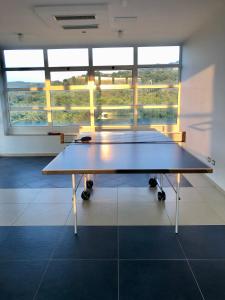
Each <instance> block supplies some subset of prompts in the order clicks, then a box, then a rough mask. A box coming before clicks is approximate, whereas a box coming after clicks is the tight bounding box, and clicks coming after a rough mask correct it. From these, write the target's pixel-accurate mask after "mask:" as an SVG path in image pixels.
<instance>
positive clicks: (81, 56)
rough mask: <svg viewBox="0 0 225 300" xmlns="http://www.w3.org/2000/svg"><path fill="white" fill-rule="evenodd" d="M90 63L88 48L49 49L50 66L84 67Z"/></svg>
mask: <svg viewBox="0 0 225 300" xmlns="http://www.w3.org/2000/svg"><path fill="white" fill-rule="evenodd" d="M88 64H89V61H88V49H50V50H48V65H49V67H79V66H81V67H82V66H88Z"/></svg>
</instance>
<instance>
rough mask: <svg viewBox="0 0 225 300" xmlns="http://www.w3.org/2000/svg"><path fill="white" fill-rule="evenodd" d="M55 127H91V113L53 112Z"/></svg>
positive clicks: (83, 111)
mask: <svg viewBox="0 0 225 300" xmlns="http://www.w3.org/2000/svg"><path fill="white" fill-rule="evenodd" d="M52 119H53V125H54V126H60V125H90V112H89V111H86V110H81V111H53V112H52Z"/></svg>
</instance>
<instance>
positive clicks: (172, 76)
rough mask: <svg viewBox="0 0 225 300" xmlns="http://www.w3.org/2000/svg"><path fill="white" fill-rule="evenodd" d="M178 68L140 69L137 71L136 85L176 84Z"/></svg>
mask: <svg viewBox="0 0 225 300" xmlns="http://www.w3.org/2000/svg"><path fill="white" fill-rule="evenodd" d="M178 81H179V69H178V68H142V69H138V84H145V85H149V84H168V85H172V84H177V83H178Z"/></svg>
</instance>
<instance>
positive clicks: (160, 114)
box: [138, 108, 177, 125]
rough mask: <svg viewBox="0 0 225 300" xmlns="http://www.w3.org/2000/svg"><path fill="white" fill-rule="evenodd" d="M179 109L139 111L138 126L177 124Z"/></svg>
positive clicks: (141, 109)
mask: <svg viewBox="0 0 225 300" xmlns="http://www.w3.org/2000/svg"><path fill="white" fill-rule="evenodd" d="M176 123H177V109H174V108H168V109H143V108H139V109H138V125H149V124H150V125H159V124H169V125H172V124H176Z"/></svg>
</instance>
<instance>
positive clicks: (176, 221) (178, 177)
mask: <svg viewBox="0 0 225 300" xmlns="http://www.w3.org/2000/svg"><path fill="white" fill-rule="evenodd" d="M180 176H181V174H177V191H176V217H175V233H178V223H179V200H180Z"/></svg>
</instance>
